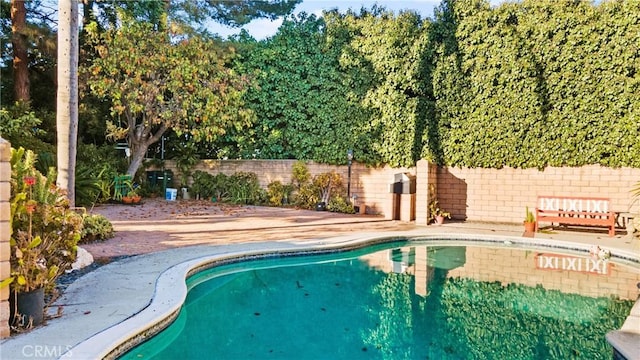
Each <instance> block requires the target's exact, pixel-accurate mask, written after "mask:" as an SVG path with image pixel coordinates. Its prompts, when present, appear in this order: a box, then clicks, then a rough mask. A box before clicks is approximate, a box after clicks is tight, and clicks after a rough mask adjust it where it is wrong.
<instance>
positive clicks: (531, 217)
mask: <svg viewBox="0 0 640 360" xmlns="http://www.w3.org/2000/svg"><path fill="white" fill-rule="evenodd" d="M524 222H528V223H534V222H536V217H535V215H533V213H532V212H531V211H530V210H529V207H528V206H527V207H526V209H525V217H524Z"/></svg>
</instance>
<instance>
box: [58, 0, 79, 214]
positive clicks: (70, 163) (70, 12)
mask: <svg viewBox="0 0 640 360" xmlns="http://www.w3.org/2000/svg"><path fill="white" fill-rule="evenodd" d="M58 7H59V13H58V14H59V15H58V16H59V24H58V89H57V92H56V93H57V98H58V99H57V109H56V123H57V126H56V129H57V134H58V140H57V141H58V146H57V148H58V152H57V156H58V178H57V181H56V183H57V185H58V186H59V187H60V188H62V189H66V190H67V196H68V198H69V203H70V205H71V206H74V205H75V170H76V146H77V142H78V2H77V0H59V3H58Z"/></svg>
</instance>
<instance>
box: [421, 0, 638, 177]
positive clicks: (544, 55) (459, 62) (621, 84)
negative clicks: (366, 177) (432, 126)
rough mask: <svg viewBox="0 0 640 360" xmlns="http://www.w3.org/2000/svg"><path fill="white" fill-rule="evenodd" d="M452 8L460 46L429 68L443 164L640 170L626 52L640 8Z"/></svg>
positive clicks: (632, 73) (632, 61)
mask: <svg viewBox="0 0 640 360" xmlns="http://www.w3.org/2000/svg"><path fill="white" fill-rule="evenodd" d="M448 10H449V11H452V14H453V16H449V17H443V19H448V20H447V21H454V24H453V26H449V31H455V34H454V36H455V41H456V47H455V51H454V52H452V53H451V54H450V55H446V56H443V57H439V58H438V59H436V68H435V70H434V80H435V81H434V84H438V86H437V87H434V89H435V98H436V99H437V101H436V103H437V110H438V116H439V129H438V133H439V136H440V137H441V139H440V142H441V144H440V146H441V147H440V151H441V152H442V155H443V162H444V163H446V164H450V165H456V166H469V167H493V168H501V167H503V166H511V167H537V168H544V167H546V166H581V165H585V164H601V165H603V166H610V167H620V166H631V167H639V166H640V157H638V156H637V154H639V153H640V143H638V141H637V138H638V133H639V131H640V123H639V122H638V121H637V118H636V115H635V113H636V111H635V110H634V109H635V108H636V107H637V105H638V104H640V92H638V91H637V89H638V86H639V85H640V71H638V69H640V54H638V53H637V51H635V50H633V47H632V46H630V44H632V43H636V42H637V38H636V37H635V35H633V34H637V33H638V31H640V21H639V20H640V3H638V2H635V1H622V2H604V3H602V4H599V5H593V4H590V3H589V2H585V1H574V2H567V3H565V2H538V1H531V0H529V1H522V2H519V3H508V4H503V5H501V6H499V7H495V8H491V7H490V6H489V4H488V3H487V2H486V1H475V0H467V1H457V2H453V5H452V6H451V8H449V9H448ZM446 38H447V39H450V38H451V37H450V36H448V37H446ZM443 45H444V44H443Z"/></svg>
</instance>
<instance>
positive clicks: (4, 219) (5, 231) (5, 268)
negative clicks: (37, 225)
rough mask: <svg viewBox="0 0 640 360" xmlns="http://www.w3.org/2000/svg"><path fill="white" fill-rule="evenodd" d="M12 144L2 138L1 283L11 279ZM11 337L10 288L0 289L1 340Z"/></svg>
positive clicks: (0, 185)
mask: <svg viewBox="0 0 640 360" xmlns="http://www.w3.org/2000/svg"><path fill="white" fill-rule="evenodd" d="M10 160H11V144H9V142H8V141H6V140H4V139H2V138H0V281H1V280H4V279H6V278H8V277H9V275H10V274H11V268H10V265H9V256H10V252H11V249H10V248H9V216H11V214H10V207H9V197H10V196H11V189H10V186H11V164H10V162H9V161H10ZM8 336H9V287H8V286H7V287H4V288H3V289H0V338H5V337H8Z"/></svg>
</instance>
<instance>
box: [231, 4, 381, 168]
mask: <svg viewBox="0 0 640 360" xmlns="http://www.w3.org/2000/svg"><path fill="white" fill-rule="evenodd" d="M326 29H327V28H326V25H325V22H324V20H323V19H322V18H316V16H315V15H309V16H307V15H306V14H304V13H302V14H300V15H298V16H296V17H290V18H287V19H286V20H285V21H284V22H283V24H282V26H281V27H280V29H279V30H278V33H277V34H276V35H275V36H274V37H272V38H270V39H268V40H265V41H260V42H255V41H254V40H253V39H248V40H247V39H239V41H240V43H239V45H240V46H241V47H240V48H241V49H242V50H241V54H242V55H243V57H242V58H241V60H240V61H239V62H240V63H241V66H239V68H241V70H240V71H243V72H248V73H254V74H256V75H255V78H256V83H257V85H258V86H256V87H252V88H251V89H250V90H248V91H247V93H246V97H245V98H246V103H247V106H249V107H250V108H251V109H252V110H253V111H254V112H255V113H256V116H257V121H256V124H255V126H253V127H252V128H251V129H250V131H249V132H247V131H243V132H242V133H241V134H237V136H236V137H235V139H236V140H237V141H238V147H239V148H240V149H241V153H240V155H241V156H242V157H258V158H266V159H306V160H314V161H319V162H325V163H333V164H340V163H345V162H346V160H347V158H346V151H347V149H353V150H354V151H355V153H356V154H357V158H358V160H359V161H365V160H367V161H370V162H375V160H376V158H375V155H374V154H371V153H370V152H368V146H367V145H368V143H369V139H368V138H367V135H368V134H362V133H361V132H359V131H358V130H359V129H361V128H364V127H366V123H367V122H368V116H367V115H368V114H366V113H363V111H362V110H361V108H360V106H359V104H353V103H350V102H349V97H350V95H349V94H350V93H351V92H352V91H353V90H352V86H350V85H351V84H349V83H348V82H347V81H346V80H345V76H344V73H343V72H342V71H341V69H340V64H339V58H340V55H341V52H342V47H343V44H344V43H345V42H347V41H348V37H349V35H348V34H333V35H332V41H331V42H328V41H327V34H326ZM243 48H244V49H243Z"/></svg>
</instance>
